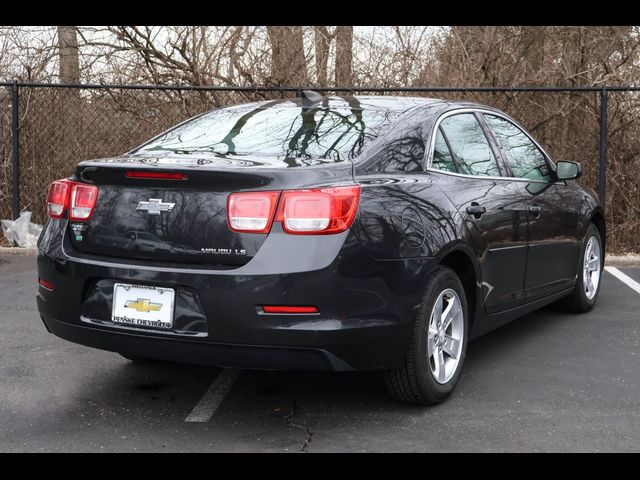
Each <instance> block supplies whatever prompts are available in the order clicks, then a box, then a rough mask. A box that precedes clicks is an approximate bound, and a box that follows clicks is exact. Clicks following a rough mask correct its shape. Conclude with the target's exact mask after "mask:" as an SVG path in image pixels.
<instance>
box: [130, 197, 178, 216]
mask: <svg viewBox="0 0 640 480" xmlns="http://www.w3.org/2000/svg"><path fill="white" fill-rule="evenodd" d="M175 206H176V204H175V203H168V202H166V203H165V202H163V201H162V200H161V199H160V198H150V199H149V201H148V202H140V203H138V206H137V207H136V210H146V211H147V213H148V214H149V215H160V212H170V211H171V210H173V207H175Z"/></svg>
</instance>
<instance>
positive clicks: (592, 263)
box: [587, 257, 600, 272]
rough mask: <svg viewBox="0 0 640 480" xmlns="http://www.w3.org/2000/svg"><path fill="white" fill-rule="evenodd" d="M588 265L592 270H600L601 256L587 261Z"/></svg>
mask: <svg viewBox="0 0 640 480" xmlns="http://www.w3.org/2000/svg"><path fill="white" fill-rule="evenodd" d="M587 267H588V268H589V270H591V271H592V272H595V271H596V270H598V268H599V267H600V258H599V257H593V258H590V259H589V260H588V261H587Z"/></svg>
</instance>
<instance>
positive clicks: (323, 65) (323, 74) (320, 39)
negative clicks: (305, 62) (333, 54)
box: [314, 26, 333, 87]
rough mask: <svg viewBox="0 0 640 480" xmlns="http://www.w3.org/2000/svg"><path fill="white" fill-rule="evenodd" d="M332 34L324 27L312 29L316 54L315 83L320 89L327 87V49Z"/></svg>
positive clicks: (329, 46) (329, 45)
mask: <svg viewBox="0 0 640 480" xmlns="http://www.w3.org/2000/svg"><path fill="white" fill-rule="evenodd" d="M332 40H333V34H330V33H329V29H328V28H327V27H326V26H317V27H314V43H315V53H316V83H317V84H318V85H319V86H320V87H325V86H326V85H327V64H328V63H329V49H330V48H331V41H332Z"/></svg>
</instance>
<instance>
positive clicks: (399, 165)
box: [368, 112, 425, 173]
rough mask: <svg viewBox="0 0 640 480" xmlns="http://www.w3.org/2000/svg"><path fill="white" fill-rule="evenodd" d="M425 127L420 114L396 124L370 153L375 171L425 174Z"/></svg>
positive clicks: (416, 113) (410, 116)
mask: <svg viewBox="0 0 640 480" xmlns="http://www.w3.org/2000/svg"><path fill="white" fill-rule="evenodd" d="M423 125H424V124H423V122H422V117H421V116H420V115H419V112H415V113H414V114H410V115H409V116H408V117H407V118H404V119H403V120H401V121H400V122H396V124H395V125H394V126H393V127H392V128H391V129H390V130H389V131H388V132H387V133H386V134H385V135H384V137H383V138H382V139H381V141H380V143H379V144H378V145H377V146H376V147H374V149H373V150H371V151H370V152H369V155H368V156H369V158H370V159H371V165H372V167H373V169H374V170H375V171H378V172H385V173H419V172H424V169H423V161H424V154H425V141H424V129H423Z"/></svg>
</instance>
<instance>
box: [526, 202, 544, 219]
mask: <svg viewBox="0 0 640 480" xmlns="http://www.w3.org/2000/svg"><path fill="white" fill-rule="evenodd" d="M529 211H530V212H531V213H533V215H534V217H536V218H538V217H539V216H540V214H541V213H542V207H541V206H540V205H531V206H530V207H529Z"/></svg>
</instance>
